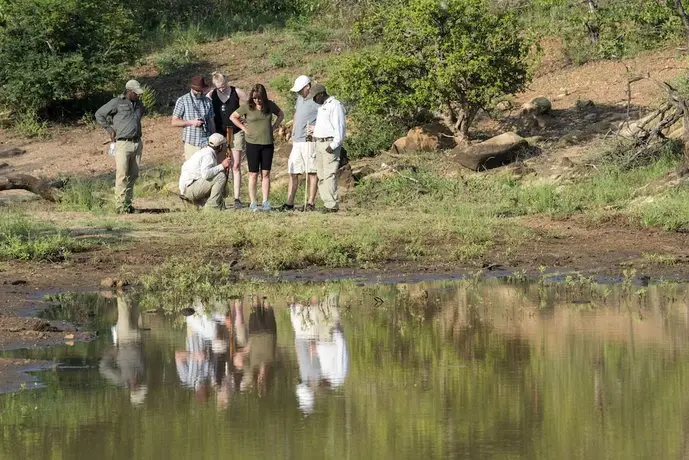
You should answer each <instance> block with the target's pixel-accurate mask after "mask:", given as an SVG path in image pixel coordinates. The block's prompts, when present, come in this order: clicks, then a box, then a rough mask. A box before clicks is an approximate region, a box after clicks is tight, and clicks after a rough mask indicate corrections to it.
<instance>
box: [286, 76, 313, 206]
mask: <svg viewBox="0 0 689 460" xmlns="http://www.w3.org/2000/svg"><path fill="white" fill-rule="evenodd" d="M310 89H311V79H310V78H309V77H307V76H306V75H300V76H299V77H297V79H296V80H295V81H294V85H293V86H292V88H291V89H290V91H292V92H295V93H297V104H296V106H295V109H294V120H293V125H292V153H290V155H289V160H287V172H289V186H288V188H287V202H286V203H285V204H283V205H282V207H281V208H280V210H281V211H292V210H294V198H295V197H296V195H297V189H298V188H299V175H300V174H306V175H307V180H306V188H307V190H306V191H305V195H308V196H307V198H306V203H304V211H313V210H314V201H315V199H316V191H317V189H318V177H317V176H316V165H315V159H316V143H315V142H314V140H313V138H312V137H311V135H310V132H311V131H312V129H313V126H314V124H315V123H316V115H317V113H318V107H319V106H318V104H316V103H315V102H314V101H313V99H307V98H306V96H308V94H309V90H310Z"/></svg>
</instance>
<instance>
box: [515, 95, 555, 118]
mask: <svg viewBox="0 0 689 460" xmlns="http://www.w3.org/2000/svg"><path fill="white" fill-rule="evenodd" d="M552 108H553V104H552V103H551V102H550V100H549V99H548V98H547V97H543V96H539V97H535V98H533V99H531V100H530V101H529V102H527V103H526V104H524V105H522V107H521V109H520V114H521V115H546V114H549V113H550V111H551V110H552Z"/></svg>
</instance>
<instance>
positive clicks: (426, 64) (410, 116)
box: [333, 0, 529, 137]
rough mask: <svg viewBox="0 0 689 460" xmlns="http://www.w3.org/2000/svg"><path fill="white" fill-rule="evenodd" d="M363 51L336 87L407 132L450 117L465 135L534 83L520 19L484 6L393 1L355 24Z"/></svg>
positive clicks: (478, 2)
mask: <svg viewBox="0 0 689 460" xmlns="http://www.w3.org/2000/svg"><path fill="white" fill-rule="evenodd" d="M355 31H356V33H357V34H358V38H359V40H360V41H361V44H362V45H363V48H362V49H361V50H359V51H357V52H354V53H353V54H351V55H349V56H345V57H344V58H343V59H342V60H341V61H340V63H339V66H338V67H337V69H336V71H335V76H334V78H333V85H334V86H335V87H336V88H337V89H338V90H339V93H338V94H339V95H340V97H341V98H342V99H344V100H345V101H346V102H349V103H350V104H351V105H353V106H354V108H355V111H360V112H362V113H365V114H367V115H375V116H378V117H382V118H385V119H395V120H400V121H402V122H404V123H405V124H406V125H407V126H411V125H413V124H414V123H415V122H416V121H418V118H419V116H421V115H422V114H424V113H427V112H429V111H430V112H434V113H435V112H439V111H444V112H445V113H446V114H448V115H449V119H450V120H451V123H449V124H450V128H452V129H453V131H455V132H456V133H457V134H459V135H460V136H462V137H466V136H467V135H468V126H469V125H470V124H471V121H472V120H473V118H474V116H475V115H476V113H477V112H478V110H480V109H481V108H485V107H488V106H489V105H490V104H491V103H492V102H493V101H494V100H495V99H496V98H497V97H499V96H502V95H504V94H507V93H513V92H516V91H519V90H521V89H522V88H523V87H524V85H525V84H526V82H527V81H528V77H529V73H528V65H527V61H526V57H527V53H528V44H527V43H526V42H525V40H524V39H522V38H521V36H520V31H519V27H518V24H517V21H516V19H515V17H514V16H513V15H512V14H510V13H508V12H495V11H491V10H490V9H489V8H488V7H487V5H486V3H485V2H484V0H443V1H437V0H407V1H396V2H392V3H387V4H386V5H385V6H383V7H379V8H377V9H375V10H374V11H373V12H372V13H371V14H369V15H367V16H366V18H365V19H363V20H361V21H359V22H358V23H357V24H356V25H355Z"/></svg>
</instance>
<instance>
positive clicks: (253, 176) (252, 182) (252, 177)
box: [249, 172, 258, 203]
mask: <svg viewBox="0 0 689 460" xmlns="http://www.w3.org/2000/svg"><path fill="white" fill-rule="evenodd" d="M257 180H258V173H257V172H249V200H250V201H251V202H252V203H256V181H257Z"/></svg>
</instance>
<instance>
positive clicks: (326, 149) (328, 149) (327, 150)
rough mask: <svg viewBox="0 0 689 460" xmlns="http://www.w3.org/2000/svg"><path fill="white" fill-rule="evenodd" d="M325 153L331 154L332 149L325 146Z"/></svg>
mask: <svg viewBox="0 0 689 460" xmlns="http://www.w3.org/2000/svg"><path fill="white" fill-rule="evenodd" d="M325 151H326V152H328V153H333V149H332V148H331V147H330V146H327V147H326V148H325Z"/></svg>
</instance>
